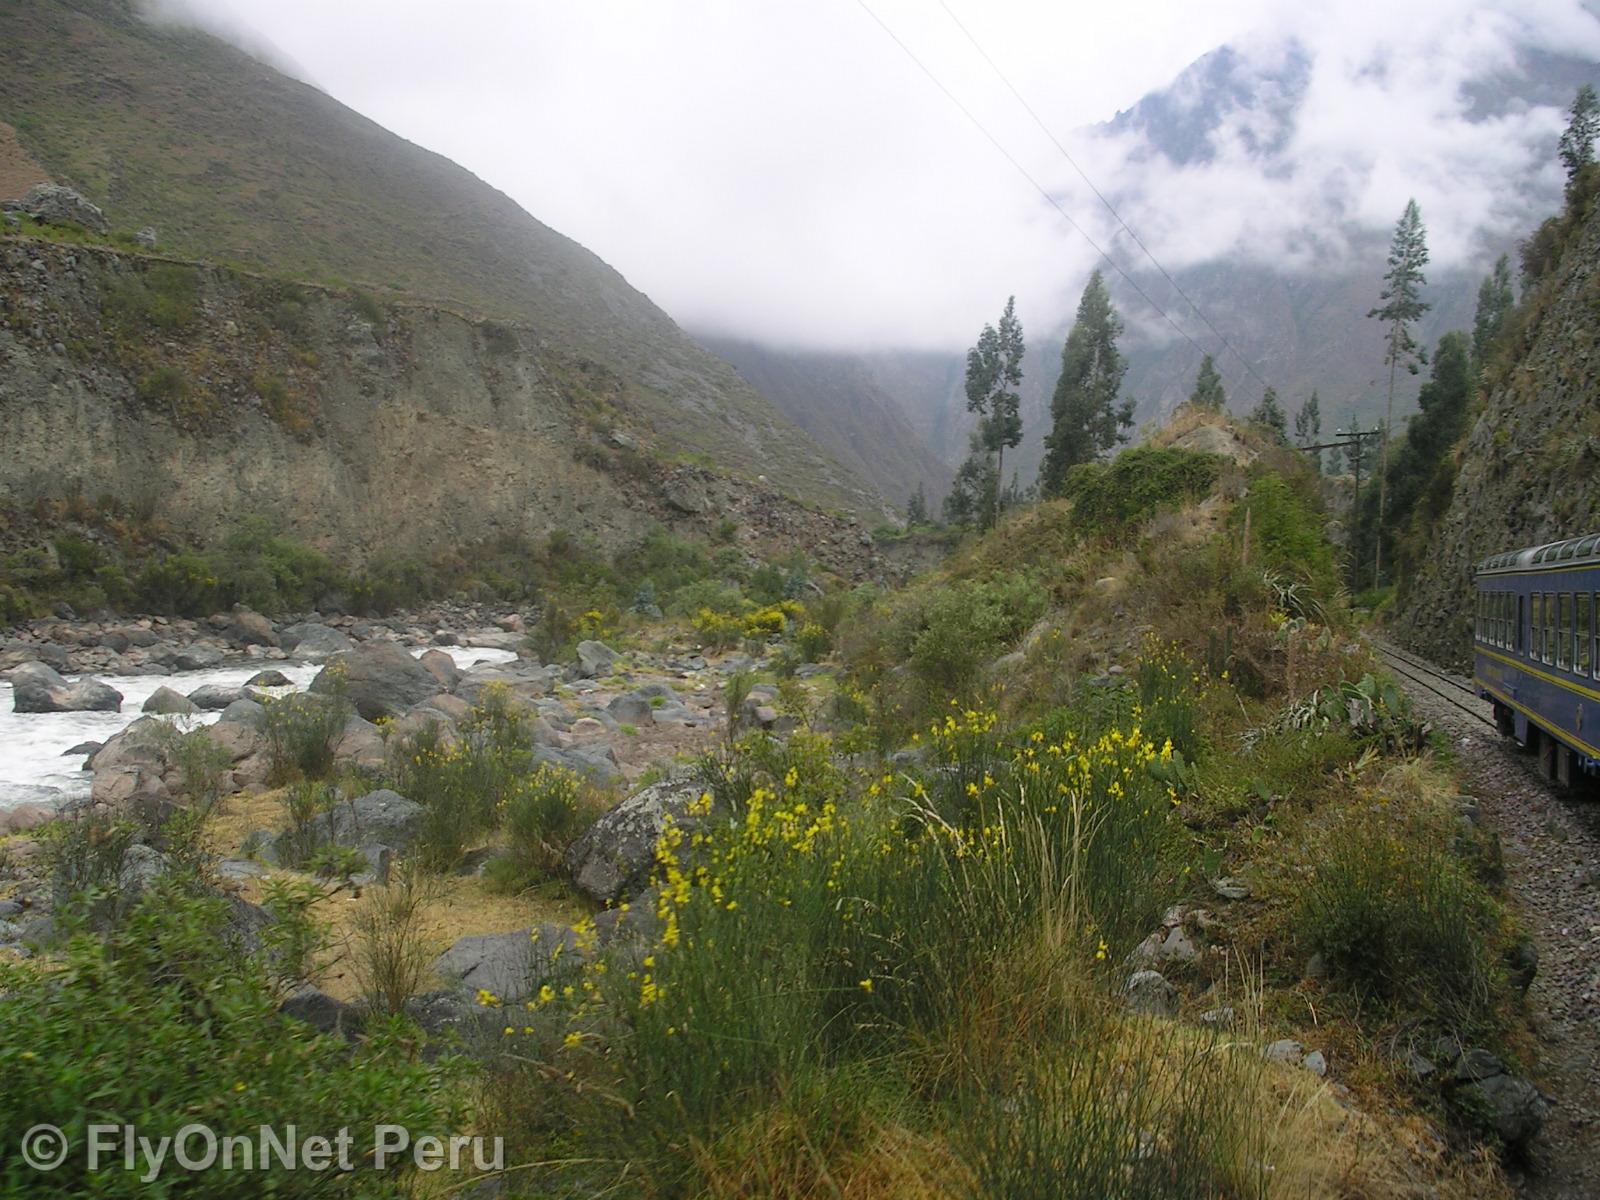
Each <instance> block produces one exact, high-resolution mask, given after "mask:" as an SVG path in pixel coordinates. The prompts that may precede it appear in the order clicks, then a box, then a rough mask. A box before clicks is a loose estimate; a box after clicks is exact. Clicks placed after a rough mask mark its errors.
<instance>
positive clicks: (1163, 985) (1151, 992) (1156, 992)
mask: <svg viewBox="0 0 1600 1200" xmlns="http://www.w3.org/2000/svg"><path fill="white" fill-rule="evenodd" d="M1122 998H1123V1003H1124V1004H1126V1005H1127V1007H1128V1010H1129V1011H1130V1012H1136V1013H1143V1014H1144V1015H1145V1016H1147V1017H1172V1016H1176V1015H1177V1012H1178V989H1177V988H1175V987H1173V986H1172V984H1170V983H1168V982H1167V980H1166V977H1165V976H1164V975H1162V974H1161V972H1160V971H1135V972H1134V973H1133V974H1132V975H1130V976H1129V977H1128V982H1127V983H1126V984H1125V985H1124V986H1123V989H1122Z"/></svg>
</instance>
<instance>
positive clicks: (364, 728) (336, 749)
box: [333, 713, 389, 772]
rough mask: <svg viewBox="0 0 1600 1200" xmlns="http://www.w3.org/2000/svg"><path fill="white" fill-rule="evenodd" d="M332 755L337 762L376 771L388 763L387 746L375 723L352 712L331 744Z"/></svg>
mask: <svg viewBox="0 0 1600 1200" xmlns="http://www.w3.org/2000/svg"><path fill="white" fill-rule="evenodd" d="M333 757H334V759H335V761H337V762H340V763H345V764H347V765H349V766H353V767H357V768H359V769H360V770H363V771H374V772H376V771H382V770H383V769H384V768H385V767H386V766H387V765H388V762H389V748H388V744H387V743H386V742H385V741H384V740H383V734H382V733H380V732H379V731H378V727H377V726H376V725H374V724H373V723H372V722H371V721H368V720H366V719H364V718H362V717H358V716H356V715H355V714H354V713H352V714H351V715H350V718H349V720H347V721H346V722H345V723H344V729H343V731H342V732H341V733H340V734H339V740H338V741H336V742H335V743H334V744H333Z"/></svg>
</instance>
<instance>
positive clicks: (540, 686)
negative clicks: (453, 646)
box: [454, 663, 550, 704]
mask: <svg viewBox="0 0 1600 1200" xmlns="http://www.w3.org/2000/svg"><path fill="white" fill-rule="evenodd" d="M496 685H498V686H500V687H503V688H505V689H506V691H508V692H510V693H511V694H512V695H513V696H516V697H518V698H519V699H522V700H537V699H539V698H540V697H541V696H543V695H545V694H546V693H547V692H549V690H550V668H549V667H541V666H539V665H538V664H537V663H532V664H520V663H518V664H507V665H505V666H484V667H473V668H472V669H471V670H469V671H467V672H466V673H465V674H463V675H462V676H461V678H460V681H459V682H457V683H456V685H455V689H454V690H455V694H456V695H457V696H460V697H461V698H462V699H463V700H465V701H466V702H467V703H468V704H477V703H479V702H480V701H482V699H483V694H484V692H486V691H487V690H488V689H489V688H491V687H493V686H496Z"/></svg>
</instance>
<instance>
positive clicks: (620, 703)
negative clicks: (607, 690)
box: [606, 694, 656, 726]
mask: <svg viewBox="0 0 1600 1200" xmlns="http://www.w3.org/2000/svg"><path fill="white" fill-rule="evenodd" d="M606 711H607V712H608V713H610V714H611V716H612V717H613V719H615V720H616V721H618V722H620V723H621V724H623V725H636V726H637V725H654V724H655V723H656V714H655V710H654V709H653V708H651V707H650V701H649V700H648V699H646V698H645V697H643V696H638V695H631V694H630V695H626V696H618V697H617V698H616V699H615V700H613V701H612V702H611V703H610V704H608V705H606Z"/></svg>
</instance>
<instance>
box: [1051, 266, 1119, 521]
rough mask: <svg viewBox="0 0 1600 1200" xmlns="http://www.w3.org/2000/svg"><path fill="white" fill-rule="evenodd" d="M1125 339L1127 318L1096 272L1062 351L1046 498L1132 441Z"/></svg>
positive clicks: (1085, 290) (1085, 292)
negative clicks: (1124, 390) (1080, 469)
mask: <svg viewBox="0 0 1600 1200" xmlns="http://www.w3.org/2000/svg"><path fill="white" fill-rule="evenodd" d="M1121 335H1122V318H1120V317H1119V316H1118V315H1117V310H1116V309H1115V308H1113V307H1112V305H1111V295H1110V293H1109V292H1107V291H1106V283H1105V279H1104V278H1103V277H1102V276H1101V274H1100V272H1099V271H1096V272H1094V274H1092V275H1090V276H1089V283H1088V285H1087V286H1086V287H1085V288H1084V289H1083V297H1082V298H1081V299H1080V300H1079V301H1078V314H1077V317H1076V318H1075V319H1074V321H1073V323H1072V332H1070V333H1069V334H1067V344H1066V345H1065V346H1063V347H1062V348H1061V377H1060V378H1059V379H1058V380H1056V390H1055V394H1054V395H1053V396H1052V397H1051V399H1050V432H1049V433H1048V434H1047V435H1046V436H1045V439H1044V444H1045V454H1044V462H1043V463H1042V464H1041V465H1040V467H1039V488H1040V490H1041V491H1042V492H1044V493H1045V494H1046V495H1049V494H1052V493H1054V492H1057V491H1059V490H1060V489H1061V482H1062V480H1063V479H1064V478H1065V477H1066V474H1067V470H1068V468H1070V467H1075V466H1078V465H1079V464H1080V463H1086V462H1092V461H1094V460H1095V459H1096V458H1098V457H1099V456H1100V455H1101V454H1103V453H1105V452H1106V451H1107V450H1109V449H1111V447H1113V446H1115V445H1116V444H1117V443H1118V442H1119V441H1124V440H1126V437H1127V435H1126V434H1125V433H1123V430H1124V429H1126V428H1127V427H1128V426H1130V425H1132V424H1133V401H1131V400H1126V401H1123V402H1122V403H1120V404H1119V403H1118V402H1117V392H1118V391H1119V390H1120V389H1121V387H1122V377H1123V376H1124V375H1125V374H1127V372H1128V360H1127V359H1125V358H1124V357H1123V356H1122V352H1121V351H1120V350H1118V349H1117V338H1119V337H1120V336H1121Z"/></svg>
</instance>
